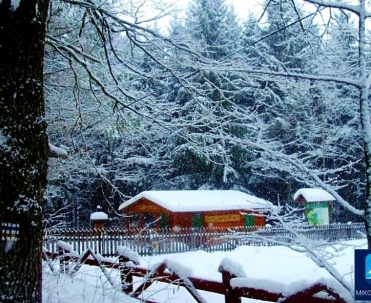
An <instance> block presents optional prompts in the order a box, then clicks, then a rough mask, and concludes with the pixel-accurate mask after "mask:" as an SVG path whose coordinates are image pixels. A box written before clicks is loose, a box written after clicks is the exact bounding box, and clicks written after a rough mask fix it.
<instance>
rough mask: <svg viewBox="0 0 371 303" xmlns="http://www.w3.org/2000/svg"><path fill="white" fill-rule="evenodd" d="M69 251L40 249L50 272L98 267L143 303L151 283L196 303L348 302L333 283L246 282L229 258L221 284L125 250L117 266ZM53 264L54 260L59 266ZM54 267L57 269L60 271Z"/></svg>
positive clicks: (147, 299)
mask: <svg viewBox="0 0 371 303" xmlns="http://www.w3.org/2000/svg"><path fill="white" fill-rule="evenodd" d="M71 248H72V247H71V245H70V244H68V243H66V242H63V241H58V246H57V249H58V253H52V252H50V251H48V250H47V249H46V248H44V249H43V259H44V260H45V261H46V263H47V264H48V265H49V268H50V270H51V271H52V272H55V273H56V272H57V271H59V272H60V273H63V274H67V275H70V276H73V275H75V274H76V273H77V271H78V270H79V269H80V268H81V266H82V265H83V264H86V265H90V266H98V267H99V268H100V269H101V270H102V271H103V273H104V274H105V276H106V277H107V279H108V282H109V283H110V284H111V285H112V286H115V281H114V280H113V279H112V276H111V275H110V274H108V273H107V271H106V268H110V269H117V270H119V271H120V280H121V281H120V284H121V290H122V292H124V293H126V294H127V295H128V296H130V297H133V298H138V299H140V301H141V302H146V303H156V302H155V301H152V300H151V298H150V297H146V296H144V295H143V294H144V292H145V291H146V290H147V289H148V288H149V287H150V286H151V285H152V284H153V283H154V282H163V283H170V284H174V285H177V287H184V288H185V289H186V290H187V291H188V292H189V293H190V294H191V296H192V297H193V298H194V299H195V301H196V302H197V303H208V302H207V301H206V300H205V299H204V297H203V296H202V295H201V293H200V292H199V290H206V291H208V292H213V293H217V294H221V295H223V296H224V297H225V302H226V303H241V302H242V298H250V299H256V300H261V301H265V302H281V303H295V302H306V303H330V302H332V303H345V302H346V301H347V299H346V298H347V294H345V293H344V292H343V290H342V289H341V288H339V287H334V285H331V286H330V285H328V284H333V283H326V282H315V283H313V282H312V283H310V282H309V281H297V282H296V283H295V287H292V286H290V287H285V285H283V284H282V285H281V284H280V285H277V283H272V282H270V281H268V280H265V281H260V282H259V283H256V281H255V280H256V279H251V278H246V276H245V274H244V272H243V271H241V266H240V264H239V263H236V262H234V261H233V260H230V259H228V258H225V259H223V260H222V261H221V263H220V265H219V268H218V272H219V273H221V275H222V277H221V281H218V279H216V280H205V279H200V278H195V277H192V276H191V271H190V269H189V268H187V267H186V266H184V265H183V264H179V263H177V262H174V261H170V260H164V261H163V262H161V263H159V264H157V265H156V266H153V267H151V268H145V267H141V266H140V262H139V258H138V254H137V253H136V252H134V251H132V250H130V249H129V248H127V247H124V246H119V247H118V250H117V254H118V262H117V261H112V260H109V259H106V258H104V257H102V256H100V255H98V254H95V253H94V252H93V251H91V250H90V249H87V250H86V251H84V252H82V253H81V254H79V253H78V252H77V251H73V250H71ZM117 254H116V256H117ZM53 260H57V263H59V264H56V262H54V261H53ZM54 265H58V266H59V268H56V267H55V266H54ZM134 276H136V277H140V278H141V281H140V284H139V285H138V286H136V287H135V289H134V283H133V281H134V280H133V277H134ZM261 282H262V283H261Z"/></svg>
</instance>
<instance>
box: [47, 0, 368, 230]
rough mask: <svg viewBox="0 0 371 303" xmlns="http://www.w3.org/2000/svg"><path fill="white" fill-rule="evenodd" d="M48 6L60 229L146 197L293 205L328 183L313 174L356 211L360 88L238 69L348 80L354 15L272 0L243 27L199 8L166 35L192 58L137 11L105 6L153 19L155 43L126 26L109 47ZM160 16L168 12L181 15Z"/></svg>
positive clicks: (360, 189)
mask: <svg viewBox="0 0 371 303" xmlns="http://www.w3.org/2000/svg"><path fill="white" fill-rule="evenodd" d="M156 3H157V5H160V6H161V5H163V4H159V3H158V2H156ZM52 4H53V6H52V9H51V16H50V20H49V24H48V26H49V31H48V33H49V34H48V40H47V45H46V51H45V94H46V101H47V102H46V103H47V122H48V135H49V138H50V142H52V144H53V145H57V146H59V147H61V148H63V149H65V150H67V151H68V159H65V160H60V159H51V160H50V163H49V164H50V169H49V177H48V186H47V191H46V195H45V202H46V203H45V213H46V214H52V215H53V218H54V219H56V218H58V219H57V221H54V222H53V224H56V223H59V224H61V226H63V227H82V226H88V225H89V217H90V214H91V213H92V212H94V211H95V210H96V208H97V206H98V205H100V206H102V208H103V210H104V211H105V212H107V213H108V214H109V216H110V218H112V219H113V221H112V222H113V223H114V224H115V225H116V224H119V223H120V222H121V221H122V219H120V218H119V216H118V214H117V213H116V210H117V208H118V206H119V204H120V203H122V201H123V200H125V199H127V198H129V197H131V196H133V195H135V194H137V193H139V192H141V191H143V190H170V189H172V190H174V189H238V190H242V191H246V192H249V193H252V194H254V195H256V196H258V197H261V198H264V199H267V200H269V201H272V202H274V203H278V202H280V203H282V204H285V203H292V200H293V194H294V193H295V192H296V190H298V189H299V188H301V187H318V186H319V184H318V183H317V182H316V180H315V179H314V178H313V177H312V176H311V173H313V174H316V175H317V176H319V177H320V178H321V180H323V181H324V182H326V183H329V184H331V186H332V187H333V188H334V189H335V190H337V192H338V193H339V195H341V196H342V197H343V198H344V199H345V200H346V201H350V202H351V203H352V204H353V205H354V206H355V207H360V206H361V205H362V203H363V202H364V197H365V194H364V191H365V162H364V155H363V142H362V140H363V139H362V131H361V124H360V123H361V121H360V119H359V104H358V101H357V100H358V97H359V96H358V92H357V90H356V89H354V88H353V87H351V86H350V85H344V84H339V83H336V81H329V82H319V81H314V80H312V79H301V78H298V77H284V76H283V77H282V76H281V77H277V76H272V75H269V74H259V75H256V74H255V75H254V76H252V75H251V74H249V73H246V72H244V71H241V70H240V69H239V68H238V67H240V66H241V65H242V64H243V65H247V66H248V68H249V69H256V70H267V69H269V70H270V71H272V70H273V71H275V72H280V71H290V72H292V73H294V72H300V73H303V74H318V73H322V74H335V75H336V76H339V77H340V76H352V74H353V73H355V72H356V71H355V70H354V65H355V64H357V56H358V50H357V37H356V36H357V30H358V29H357V25H356V24H355V23H354V22H355V21H354V18H351V17H350V14H349V13H347V12H345V11H342V10H334V11H332V13H331V16H330V17H328V16H329V15H328V12H327V13H326V18H325V17H323V19H322V22H321V19H320V18H318V16H317V18H316V22H314V14H313V12H308V11H304V10H303V11H301V10H300V8H301V5H302V4H300V3H294V2H293V1H266V3H263V5H262V10H261V12H260V15H259V14H256V13H254V14H251V15H248V16H246V19H245V21H243V22H239V21H238V18H237V16H236V14H235V13H234V11H233V9H232V8H231V7H230V6H229V5H227V4H226V3H225V1H224V0H213V1H201V0H199V1H193V2H190V3H189V6H188V8H187V11H186V14H185V15H184V12H183V13H182V15H183V16H186V18H178V19H177V18H172V19H171V22H170V23H169V31H168V33H167V34H166V35H167V37H166V38H168V39H171V41H175V42H176V43H178V44H179V45H180V46H181V45H182V44H184V45H187V46H191V48H187V49H186V50H184V51H182V49H181V48H180V49H179V48H175V47H171V46H170V45H165V44H164V42H163V41H162V40H159V39H158V38H157V37H156V35H157V34H158V31H160V30H161V28H159V27H158V26H159V24H160V25H161V23H156V22H147V21H150V20H147V19H145V18H148V13H147V15H146V14H144V13H143V14H142V11H141V10H140V6H138V4H135V3H131V6H130V5H128V4H127V3H126V2H125V3H122V2H120V3H117V2H114V3H111V4H110V5H109V6H110V9H111V10H112V9H113V10H116V11H117V12H120V11H122V12H125V13H127V16H129V15H130V16H131V17H130V18H128V19H130V20H136V22H137V24H140V25H142V23H143V25H146V24H147V23H149V24H150V26H151V27H150V30H151V31H152V32H151V35H152V37H149V36H148V33H145V34H144V33H140V34H139V33H134V32H131V31H126V32H125V31H122V32H121V33H120V35H118V36H115V37H114V39H111V40H110V41H108V40H107V37H106V36H105V35H106V34H107V33H106V32H105V31H106V30H108V29H107V28H105V27H104V24H103V25H98V24H96V23H95V22H94V19H92V18H91V17H90V16H88V14H87V13H86V9H85V8H81V7H76V6H73V7H71V6H70V4H68V3H63V2H61V3H59V2H55V3H54V2H53V3H52ZM162 8H163V9H165V10H164V11H162V12H161V11H159V14H160V16H161V15H163V14H168V12H169V14H171V13H176V11H175V12H174V11H173V9H174V8H173V7H171V6H167V7H165V8H164V7H162ZM166 8H167V9H168V10H166ZM264 8H265V9H264ZM145 11H146V10H144V12H145ZM129 13H130V14H129ZM320 13H321V12H320ZM82 16H84V17H83V18H82ZM150 16H151V17H150V18H153V19H157V18H160V16H159V15H156V16H153V15H150ZM322 16H325V13H324V12H322ZM157 22H159V21H157ZM156 25H157V27H156ZM113 29H114V28H113ZM162 30H163V29H162ZM82 33H84V35H83V34H82ZM166 38H165V39H166ZM98 45H100V46H101V45H103V46H104V47H103V48H102V47H98ZM108 48H111V49H114V50H115V52H113V53H111V54H108V51H107V49H108ZM198 54H202V56H203V57H204V59H205V58H206V60H208V62H207V64H208V66H207V67H206V65H205V62H200V59H199V58H198ZM74 57H76V58H74ZM344 58H346V60H344ZM231 61H232V63H231ZM224 62H229V64H230V65H228V67H227V68H224V70H221V68H220V65H223V63H224ZM213 66H215V69H213ZM283 155H284V156H283ZM287 157H289V158H291V159H294V160H295V161H297V163H299V164H300V165H303V166H305V167H306V169H308V170H309V171H310V172H311V173H308V172H306V171H303V170H300V169H298V167H296V166H295V165H293V164H292V163H290V161H291V160H290V161H288V160H286V158H287ZM334 212H335V213H334V218H335V221H338V222H346V221H349V220H351V221H354V220H357V216H354V214H352V213H350V212H347V211H344V209H343V208H341V207H336V208H335V210H334ZM57 213H58V214H60V215H61V216H57V217H56V216H55V214H57ZM114 218H117V219H116V220H115V219H114Z"/></svg>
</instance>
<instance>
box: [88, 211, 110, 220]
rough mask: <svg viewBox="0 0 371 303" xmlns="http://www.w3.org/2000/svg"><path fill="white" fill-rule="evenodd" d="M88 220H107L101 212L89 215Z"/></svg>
mask: <svg viewBox="0 0 371 303" xmlns="http://www.w3.org/2000/svg"><path fill="white" fill-rule="evenodd" d="M90 220H108V215H107V214H106V213H104V212H102V211H96V212H94V213H92V214H91V215H90Z"/></svg>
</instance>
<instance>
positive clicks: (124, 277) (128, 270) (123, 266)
mask: <svg viewBox="0 0 371 303" xmlns="http://www.w3.org/2000/svg"><path fill="white" fill-rule="evenodd" d="M117 252H118V254H119V269H120V278H121V290H122V292H124V293H126V294H129V293H131V292H133V290H134V289H133V271H134V268H133V266H134V265H139V264H140V263H139V255H138V254H137V253H136V252H133V251H132V250H131V249H130V248H128V247H124V246H119V247H118V248H117ZM129 263H130V266H129Z"/></svg>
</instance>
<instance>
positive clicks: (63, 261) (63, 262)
mask: <svg viewBox="0 0 371 303" xmlns="http://www.w3.org/2000/svg"><path fill="white" fill-rule="evenodd" d="M66 253H67V251H66V250H65V249H64V248H63V247H62V246H58V255H59V272H60V273H63V274H65V273H68V271H69V265H68V264H69V259H70V258H69V257H68V256H66Z"/></svg>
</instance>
